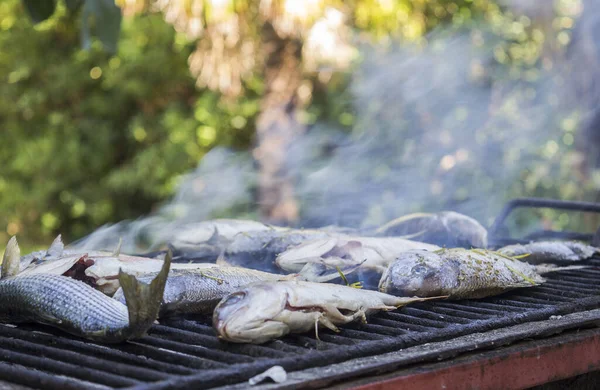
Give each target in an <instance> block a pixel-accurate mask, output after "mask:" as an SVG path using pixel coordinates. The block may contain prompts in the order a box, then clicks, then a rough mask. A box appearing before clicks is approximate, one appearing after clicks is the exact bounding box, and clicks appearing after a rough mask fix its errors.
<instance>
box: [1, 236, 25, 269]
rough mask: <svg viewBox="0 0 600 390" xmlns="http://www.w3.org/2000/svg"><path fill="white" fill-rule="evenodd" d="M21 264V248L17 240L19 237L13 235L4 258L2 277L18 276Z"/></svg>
mask: <svg viewBox="0 0 600 390" xmlns="http://www.w3.org/2000/svg"><path fill="white" fill-rule="evenodd" d="M20 264H21V249H20V248H19V243H18V242H17V237H16V236H12V237H11V238H10V240H8V244H7V245H6V250H5V251H4V257H3V258H2V268H1V269H0V271H1V272H0V279H4V278H8V277H11V276H16V275H17V274H18V273H19V266H20Z"/></svg>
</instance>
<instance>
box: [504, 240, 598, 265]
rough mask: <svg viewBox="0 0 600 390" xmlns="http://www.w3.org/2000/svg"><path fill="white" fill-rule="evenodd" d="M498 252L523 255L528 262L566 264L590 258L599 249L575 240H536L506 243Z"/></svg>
mask: <svg viewBox="0 0 600 390" xmlns="http://www.w3.org/2000/svg"><path fill="white" fill-rule="evenodd" d="M498 252H500V253H502V254H505V255H508V256H524V257H523V258H521V260H522V261H525V262H527V263H530V264H542V263H557V264H562V263H564V264H568V263H573V262H576V261H583V260H587V259H590V258H592V257H593V256H594V255H596V254H598V253H599V252H600V249H598V248H596V247H593V246H590V245H586V244H584V243H581V242H576V241H538V242H532V243H530V244H525V245H519V244H517V245H508V246H505V247H503V248H500V249H498ZM525 255H526V256H525Z"/></svg>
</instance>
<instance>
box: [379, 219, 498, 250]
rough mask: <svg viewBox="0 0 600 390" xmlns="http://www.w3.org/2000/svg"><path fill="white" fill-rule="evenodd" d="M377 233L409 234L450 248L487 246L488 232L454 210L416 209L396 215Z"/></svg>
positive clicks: (384, 234)
mask: <svg viewBox="0 0 600 390" xmlns="http://www.w3.org/2000/svg"><path fill="white" fill-rule="evenodd" d="M375 235H378V236H410V238H412V239H414V240H418V241H423V242H428V243H430V244H436V245H440V246H445V247H449V248H453V247H464V248H486V247H487V238H488V232H487V229H486V228H485V227H483V225H481V224H480V223H479V222H478V221H477V220H475V219H473V218H471V217H469V216H467V215H464V214H460V213H457V212H454V211H442V212H439V213H414V214H408V215H405V216H402V217H400V218H396V219H395V220H393V221H390V222H388V223H386V224H385V225H383V226H381V227H379V228H378V229H376V231H375Z"/></svg>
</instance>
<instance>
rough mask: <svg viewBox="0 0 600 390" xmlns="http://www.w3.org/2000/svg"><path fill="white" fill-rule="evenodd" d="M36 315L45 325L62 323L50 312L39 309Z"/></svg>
mask: <svg viewBox="0 0 600 390" xmlns="http://www.w3.org/2000/svg"><path fill="white" fill-rule="evenodd" d="M36 316H37V317H39V321H40V322H41V323H43V324H46V325H60V324H62V320H61V319H59V318H57V317H55V316H53V315H52V314H50V313H47V312H46V313H43V312H42V311H41V310H40V311H38V312H37V313H36Z"/></svg>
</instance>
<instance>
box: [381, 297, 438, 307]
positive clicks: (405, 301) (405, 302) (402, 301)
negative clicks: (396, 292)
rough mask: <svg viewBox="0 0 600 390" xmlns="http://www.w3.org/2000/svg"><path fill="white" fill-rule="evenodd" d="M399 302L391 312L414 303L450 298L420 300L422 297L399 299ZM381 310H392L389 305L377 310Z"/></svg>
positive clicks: (397, 301)
mask: <svg viewBox="0 0 600 390" xmlns="http://www.w3.org/2000/svg"><path fill="white" fill-rule="evenodd" d="M397 298H398V300H396V302H395V304H394V306H391V310H393V309H394V308H399V307H402V306H405V305H408V304H409V303H413V302H423V301H429V300H432V299H446V298H448V295H440V296H437V297H426V298H420V297H397ZM377 309H380V310H390V306H388V305H383V307H381V308H377Z"/></svg>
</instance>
